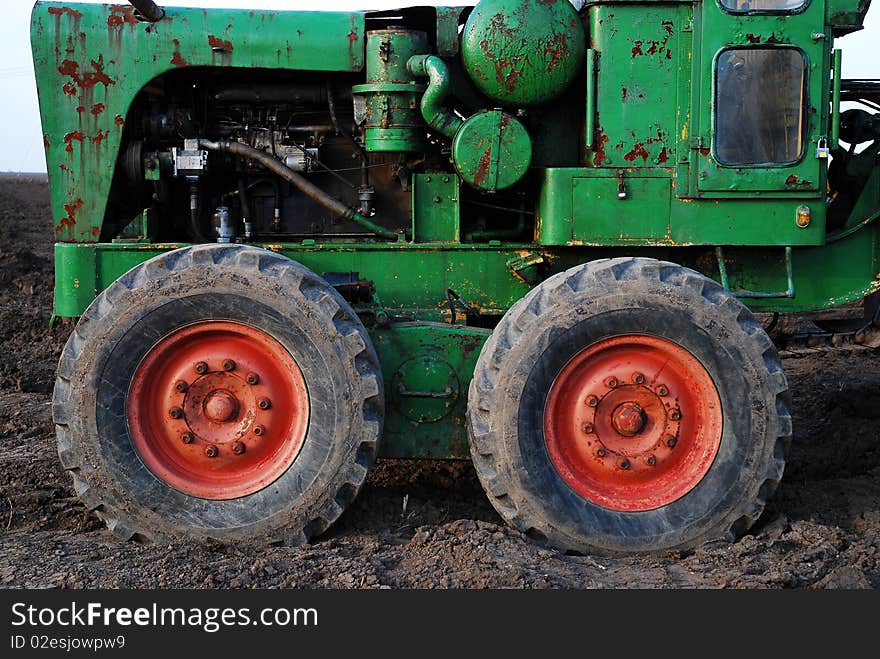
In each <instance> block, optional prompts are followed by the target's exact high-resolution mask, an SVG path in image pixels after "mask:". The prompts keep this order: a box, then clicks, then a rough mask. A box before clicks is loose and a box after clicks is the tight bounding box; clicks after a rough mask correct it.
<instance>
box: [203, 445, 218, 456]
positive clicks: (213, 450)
mask: <svg viewBox="0 0 880 659" xmlns="http://www.w3.org/2000/svg"><path fill="white" fill-rule="evenodd" d="M219 453H220V449H218V448H217V447H216V446H214V444H208V445H207V446H206V447H205V455H207V456H208V457H209V458H216V457H217V455H218V454H219Z"/></svg>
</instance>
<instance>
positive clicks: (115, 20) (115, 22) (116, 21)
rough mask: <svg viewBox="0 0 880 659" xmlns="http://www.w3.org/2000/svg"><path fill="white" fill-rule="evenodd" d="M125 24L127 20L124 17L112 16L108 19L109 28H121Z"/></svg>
mask: <svg viewBox="0 0 880 659" xmlns="http://www.w3.org/2000/svg"><path fill="white" fill-rule="evenodd" d="M123 23H125V19H124V18H122V16H116V15H114V14H110V15H109V16H108V17H107V27H119V26H120V25H122V24H123Z"/></svg>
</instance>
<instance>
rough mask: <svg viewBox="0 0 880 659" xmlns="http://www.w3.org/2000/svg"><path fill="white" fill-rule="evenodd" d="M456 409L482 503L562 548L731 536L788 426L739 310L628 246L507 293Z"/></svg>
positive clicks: (771, 361) (782, 402)
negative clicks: (462, 416)
mask: <svg viewBox="0 0 880 659" xmlns="http://www.w3.org/2000/svg"><path fill="white" fill-rule="evenodd" d="M468 422H469V431H470V439H471V454H472V457H473V461H474V465H475V467H476V470H477V474H478V476H479V478H480V480H481V482H482V484H483V486H484V488H485V490H486V492H487V494H488V496H489V498H490V500H491V502H492V504H493V505H494V506H495V508H496V510H498V512H499V513H500V514H501V515H502V517H504V518H505V519H506V520H507V521H508V522H509V523H510V524H512V525H513V526H514V527H516V528H518V529H520V530H522V531H524V532H526V533H527V534H529V535H530V536H532V537H534V538H536V539H539V540H544V541H546V542H548V543H549V544H550V545H552V546H555V547H558V548H560V549H563V550H569V551H577V552H646V551H657V550H670V549H685V548H691V547H694V546H696V545H698V544H700V543H702V542H704V541H707V540H712V539H717V538H734V537H736V536H738V535H740V534H742V533H743V532H745V531H746V530H747V529H748V528H749V527H750V526H751V525H752V524H753V523H754V522H755V521H756V520H757V518H758V517H759V516H760V514H761V512H762V511H763V509H764V505H765V502H766V500H767V498H768V497H769V496H770V495H771V494H772V493H773V491H774V490H775V489H776V487H777V484H778V483H779V480H780V478H781V476H782V472H783V469H784V464H785V463H784V447H785V444H786V442H787V440H788V438H789V436H790V434H791V418H790V416H789V412H788V394H787V384H786V379H785V376H784V373H783V371H782V368H781V366H780V363H779V361H778V359H777V356H776V351H775V348H774V346H773V343H772V342H771V341H770V339H769V337H768V336H767V335H766V333H765V332H764V331H763V330H762V329H761V327H760V325H759V324H758V323H757V322H756V321H755V319H754V316H753V315H752V314H751V312H750V311H749V310H748V309H747V308H746V307H745V306H744V305H743V304H742V303H740V302H739V301H738V300H737V299H736V298H735V297H734V296H733V295H731V294H730V293H728V292H726V291H724V290H723V289H722V288H721V287H720V286H719V285H718V284H717V283H715V282H714V281H712V280H710V279H708V278H707V277H705V276H703V275H701V274H699V273H697V272H694V271H692V270H689V269H687V268H683V267H681V266H678V265H675V264H672V263H665V262H661V261H655V260H653V259H642V258H620V259H609V260H603V261H596V262H593V263H588V264H586V265H582V266H578V267H575V268H572V269H571V270H568V271H567V272H564V273H561V274H559V275H556V276H554V277H552V278H550V279H549V280H547V281H545V282H544V283H542V284H541V285H539V286H538V287H536V288H535V289H534V290H533V291H531V292H530V293H529V294H528V295H527V296H526V297H525V298H523V299H522V300H521V301H519V302H518V303H517V304H515V305H514V306H513V307H512V308H511V309H510V311H509V312H508V313H507V314H506V315H505V317H504V318H503V319H502V321H501V323H500V324H499V325H498V327H497V328H496V330H495V332H494V333H493V335H492V337H491V338H490V339H489V341H488V342H487V343H486V345H485V346H484V348H483V352H482V353H481V355H480V359H479V361H478V364H477V368H476V372H475V376H474V379H473V381H472V383H471V388H470V397H469V407H468Z"/></svg>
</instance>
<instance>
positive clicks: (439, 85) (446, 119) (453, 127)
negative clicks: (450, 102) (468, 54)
mask: <svg viewBox="0 0 880 659" xmlns="http://www.w3.org/2000/svg"><path fill="white" fill-rule="evenodd" d="M406 66H407V68H408V69H409V72H410V73H412V74H413V75H414V76H416V77H417V78H428V80H429V83H428V88H427V89H426V90H425V93H424V94H423V95H422V116H423V117H424V118H425V121H426V122H427V124H428V125H429V126H430V127H431V128H433V129H434V130H436V131H437V132H439V133H441V134H442V135H445V136H446V137H449V138H453V137H455V133H457V132H458V129H459V128H461V125H462V124H463V123H464V120H463V119H462V118H461V117H459V116H457V115H456V114H455V113H454V112H452V110H450V109H449V108H447V107H446V105H445V104H446V98H447V97H448V96H449V93H450V88H451V85H452V78H451V76H450V75H449V67H447V66H446V62H444V61H443V60H442V59H440V58H439V57H437V56H435V55H416V56H414V57H411V58H410V59H409V61H408V62H407V64H406Z"/></svg>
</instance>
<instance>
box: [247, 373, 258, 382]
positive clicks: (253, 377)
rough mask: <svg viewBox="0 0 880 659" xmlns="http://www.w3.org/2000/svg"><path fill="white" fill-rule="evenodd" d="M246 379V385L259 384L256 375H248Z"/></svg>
mask: <svg viewBox="0 0 880 659" xmlns="http://www.w3.org/2000/svg"><path fill="white" fill-rule="evenodd" d="M246 379H247V383H248V384H259V383H260V376H259V375H257V374H256V373H248V374H247V378H246Z"/></svg>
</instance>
